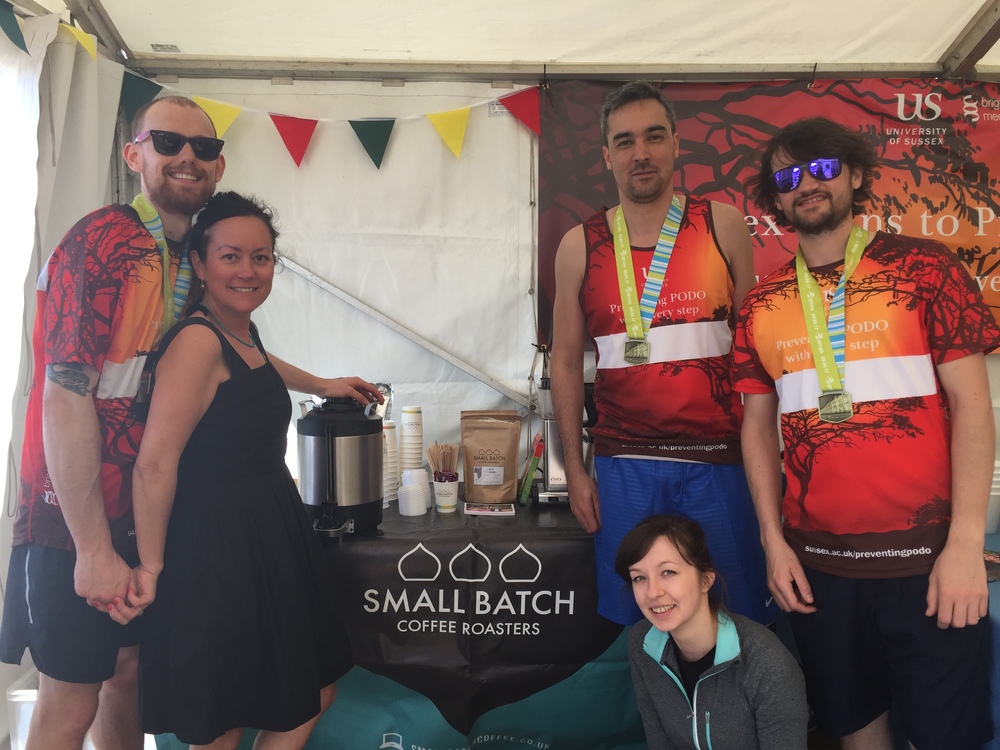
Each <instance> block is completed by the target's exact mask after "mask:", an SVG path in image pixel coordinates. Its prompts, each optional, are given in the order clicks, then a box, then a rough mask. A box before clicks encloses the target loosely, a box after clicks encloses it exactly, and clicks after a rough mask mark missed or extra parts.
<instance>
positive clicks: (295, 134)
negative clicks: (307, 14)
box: [0, 0, 540, 169]
mask: <svg viewBox="0 0 1000 750" xmlns="http://www.w3.org/2000/svg"><path fill="white" fill-rule="evenodd" d="M18 23H19V22H18V19H17V18H16V17H15V16H14V15H13V10H12V7H11V6H10V5H9V2H8V0H0V27H2V28H3V30H4V32H5V33H7V34H8V35H10V33H11V32H10V29H9V28H8V27H9V25H10V24H13V25H14V27H15V28H17V31H18V32H20V27H19V26H18ZM60 26H61V27H62V26H65V27H66V30H67V31H68V32H70V33H72V34H73V35H74V38H75V39H76V40H77V41H78V42H79V43H80V44H81V45H85V46H93V45H94V39H93V37H90V36H89V35H87V34H84V33H83V32H81V31H79V29H75V28H73V27H70V26H68V25H66V24H62V23H60ZM22 39H23V37H22ZM18 46H20V45H18ZM22 49H24V48H23V47H22ZM124 72H125V73H127V74H128V75H124V76H123V79H122V86H121V98H120V101H119V106H120V107H121V109H122V112H123V114H124V115H125V117H126V119H127V120H129V121H131V120H133V119H135V114H136V112H137V111H138V110H139V109H140V108H141V107H142V106H143V105H144V104H147V103H148V102H150V101H152V100H154V99H155V98H156V97H157V96H159V95H160V93H161V92H163V91H167V92H176V93H177V94H180V95H184V96H188V97H189V98H190V99H191V100H192V101H194V102H195V103H197V104H198V105H199V106H200V107H202V109H204V110H205V112H206V113H207V114H208V116H209V118H210V119H211V120H212V123H213V125H214V126H215V129H216V134H217V135H218V137H220V138H222V137H223V136H224V135H225V133H226V131H227V130H228V129H229V127H230V126H231V125H232V124H233V122H234V121H235V120H236V118H237V117H239V115H240V114H241V113H243V112H244V111H247V110H248V111H250V112H252V113H258V114H264V113H265V111H264V110H259V109H254V108H253V107H240V106H236V105H233V104H227V103H225V102H220V101H217V100H214V99H208V98H206V97H203V96H196V95H193V94H187V93H185V92H181V91H177V90H176V89H173V88H172V87H170V86H163V85H161V84H159V83H156V82H155V81H151V80H149V79H147V78H144V77H143V76H141V75H139V74H137V73H133V72H132V71H130V70H126V71H124ZM491 101H492V102H496V101H500V102H501V103H502V104H503V105H504V107H506V108H507V109H508V111H510V112H511V114H512V115H513V116H514V117H515V119H517V120H518V121H519V122H521V123H522V124H524V125H525V126H526V127H528V128H530V129H531V130H532V131H534V132H536V133H537V132H539V120H540V113H539V110H540V96H539V88H538V87H531V88H528V89H524V90H522V91H518V92H516V93H514V94H509V95H507V96H505V97H503V98H501V99H499V100H496V99H494V100H484V101H480V102H477V103H475V104H472V105H470V106H468V107H462V108H461V109H454V110H450V111H447V112H436V113H431V114H423V115H410V116H406V117H402V118H399V117H375V118H366V119H360V120H347V122H348V123H349V124H350V126H351V128H352V129H353V130H354V134H355V136H356V137H357V138H358V140H359V141H360V142H361V145H362V147H363V148H364V149H365V152H366V153H367V154H368V157H369V158H370V159H371V160H372V163H373V164H374V165H375V167H376V169H381V167H382V162H383V161H384V159H385V155H386V152H387V150H388V146H389V139H390V137H391V136H392V132H393V130H394V129H395V124H396V122H397V120H400V119H403V120H415V119H418V118H424V117H426V118H427V119H428V120H430V121H431V124H432V125H433V126H434V129H435V130H436V131H437V133H438V135H439V136H440V137H441V139H442V140H443V141H444V142H445V145H447V146H448V148H449V149H450V150H451V152H452V153H453V154H454V155H455V157H456V158H461V155H462V147H463V145H464V141H465V133H466V130H467V129H468V124H469V116H470V114H471V112H472V108H473V107H476V106H481V105H488V104H490V103H491ZM266 114H267V115H268V116H269V117H270V118H271V122H272V123H273V124H274V127H275V129H276V130H277V131H278V134H279V135H280V136H281V140H282V141H283V142H284V144H285V148H286V150H287V151H288V153H289V155H290V156H291V157H292V159H293V160H294V162H295V165H296V166H297V167H299V166H301V165H302V161H303V160H304V158H305V153H306V151H308V149H309V145H310V143H311V141H312V138H313V136H314V135H315V131H316V127H317V125H318V124H319V123H320V122H337V121H339V122H343V120H331V119H327V118H322V119H307V118H300V117H292V116H290V115H283V114H279V113H275V112H266Z"/></svg>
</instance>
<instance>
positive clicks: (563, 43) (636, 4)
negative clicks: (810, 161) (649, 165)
mask: <svg viewBox="0 0 1000 750" xmlns="http://www.w3.org/2000/svg"><path fill="white" fill-rule="evenodd" d="M14 2H15V5H17V6H20V7H22V8H25V9H27V10H28V12H39V11H44V10H45V9H49V10H53V11H55V12H61V13H62V14H63V15H64V17H68V16H69V15H70V14H71V15H72V16H73V18H75V19H76V20H77V21H78V22H79V24H80V25H81V26H82V27H83V28H84V29H85V30H86V31H88V32H90V33H93V34H95V35H96V36H97V37H98V39H99V40H100V41H101V43H103V44H104V45H105V46H106V47H107V48H108V51H109V52H110V54H111V56H112V57H115V58H117V59H118V60H119V61H121V62H124V63H126V64H127V65H128V66H129V67H132V68H133V69H135V70H136V72H138V73H140V74H142V75H144V76H147V77H153V76H165V75H180V76H197V77H212V78H227V77H264V78H268V77H292V78H299V79H303V78H315V79H329V78H353V79H364V78H386V77H389V78H391V77H394V76H395V77H403V76H404V75H405V77H406V78H409V79H412V78H415V77H424V78H437V79H448V80H461V79H477V80H490V79H503V80H517V81H522V82H526V81H529V80H530V81H538V80H541V79H542V78H543V77H553V76H572V77H592V76H608V77H617V78H623V77H633V76H637V75H640V76H645V77H649V78H652V79H655V80H691V79H693V78H709V79H715V80H726V79H732V80H750V79H757V78H769V79H781V78H808V77H812V76H815V77H817V78H824V77H825V78H830V77H850V76H855V75H863V76H881V77H891V76H900V77H920V76H940V77H945V78H976V79H985V80H998V79H1000V49H998V48H997V46H996V44H995V43H996V41H997V39H998V37H1000V0H950V2H948V3H946V4H942V3H940V2H938V1H937V0H880V2H878V3H872V2H871V0H841V1H840V2H836V3H831V2H829V1H828V0H799V1H798V2H785V1H779V0H744V2H738V3H737V2H733V1H732V0H700V1H699V2H692V1H690V0H688V1H687V2H671V3H665V2H662V0H630V1H629V2H628V3H626V4H624V5H617V6H616V5H615V4H613V3H612V4H609V3H607V2H603V1H601V2H598V0H574V2H565V1H564V2H552V1H549V2H538V0H507V1H506V2H502V3H497V2H493V1H492V0H436V2H433V3H427V2H420V1H419V0H382V2H379V3H370V2H366V1H363V0H342V1H338V2H335V3H331V2H309V1H308V0H292V2H287V3H279V4H275V3H273V2H269V1H268V0H240V2H238V3H236V2H221V1H219V2H211V3H206V2H203V0H170V2H159V3H151V2H136V1H135V0H101V1H100V2H98V0H65V4H63V2H64V0H14ZM42 6H45V7H44V8H43V7H42Z"/></svg>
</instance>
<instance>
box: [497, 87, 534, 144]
mask: <svg viewBox="0 0 1000 750" xmlns="http://www.w3.org/2000/svg"><path fill="white" fill-rule="evenodd" d="M498 101H499V102H500V103H501V104H502V105H503V106H505V107H506V108H507V111H508V112H510V113H511V114H512V115H514V117H516V118H517V119H518V120H519V121H520V122H521V123H522V124H524V125H526V126H527V127H528V128H530V130H531V132H533V133H534V134H535V135H538V136H540V135H541V134H542V116H541V97H540V96H539V93H538V86H532V87H531V88H530V89H524V90H523V91H518V92H517V93H516V94H508V95H507V96H504V97H501V98H500V99H499V100H498Z"/></svg>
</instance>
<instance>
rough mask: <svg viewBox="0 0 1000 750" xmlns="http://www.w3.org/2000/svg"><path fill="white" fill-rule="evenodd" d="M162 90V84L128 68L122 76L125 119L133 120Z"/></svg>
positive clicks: (127, 120) (122, 100) (122, 105)
mask: <svg viewBox="0 0 1000 750" xmlns="http://www.w3.org/2000/svg"><path fill="white" fill-rule="evenodd" d="M162 90H163V87H162V86H161V85H160V84H158V83H155V82H154V81H150V80H149V79H147V78H143V77H142V76H137V75H136V74H135V73H132V72H131V71H129V70H126V71H125V75H124V77H123V78H122V98H121V107H122V112H124V114H125V121H126V122H132V120H133V118H134V117H135V113H136V112H138V111H139V108H140V107H142V105H144V104H146V103H148V102H151V101H153V99H155V98H156V95H157V94H159V93H160V92H161V91H162Z"/></svg>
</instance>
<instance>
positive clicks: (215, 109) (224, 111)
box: [191, 96, 243, 138]
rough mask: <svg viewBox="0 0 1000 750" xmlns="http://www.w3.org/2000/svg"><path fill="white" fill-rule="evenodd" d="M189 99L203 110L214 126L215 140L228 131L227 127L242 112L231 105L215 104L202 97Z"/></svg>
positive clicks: (211, 100) (215, 102)
mask: <svg viewBox="0 0 1000 750" xmlns="http://www.w3.org/2000/svg"><path fill="white" fill-rule="evenodd" d="M191 99H192V101H194V103H195V104H197V105H198V106H199V107H201V108H202V109H203V110H205V112H206V113H207V114H208V116H209V118H210V119H211V120H212V123H213V124H214V125H215V137H216V138H222V136H223V135H225V133H226V131H227V130H229V126H230V125H232V124H233V120H235V119H236V118H237V117H239V114H240V112H242V111H243V110H242V109H240V108H239V107H234V106H233V105H231V104H223V103H222V102H217V101H215V100H214V99H206V98H204V97H202V96H192V97H191Z"/></svg>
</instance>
